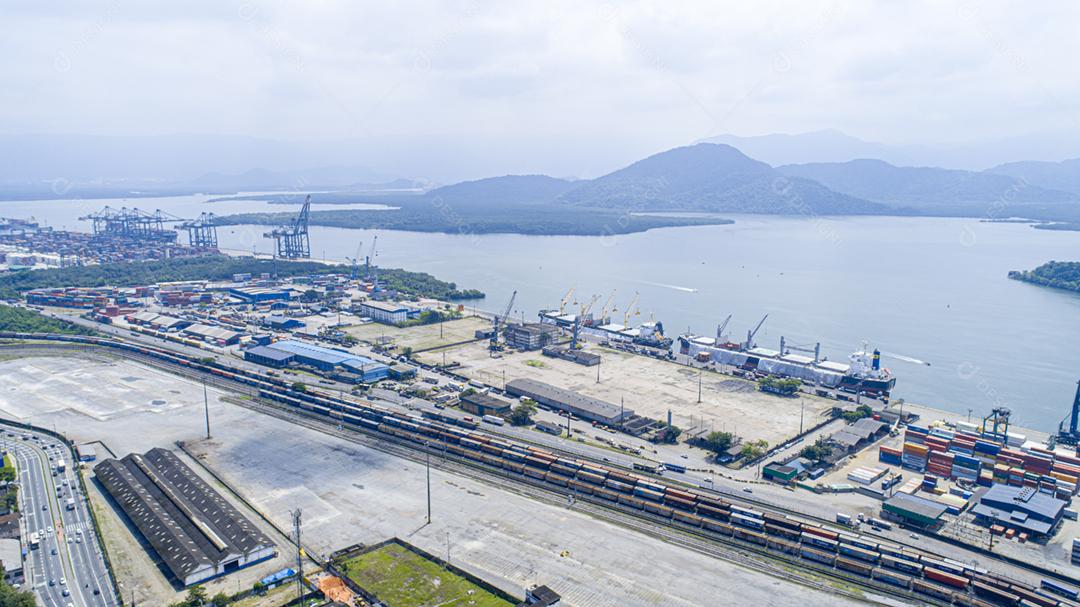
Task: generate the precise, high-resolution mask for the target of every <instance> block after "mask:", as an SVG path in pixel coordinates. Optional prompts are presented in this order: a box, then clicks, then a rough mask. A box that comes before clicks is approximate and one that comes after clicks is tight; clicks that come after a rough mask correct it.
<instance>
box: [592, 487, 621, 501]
mask: <svg viewBox="0 0 1080 607" xmlns="http://www.w3.org/2000/svg"><path fill="white" fill-rule="evenodd" d="M593 495H595V496H597V497H602V498H604V499H606V500H608V501H612V502H618V501H619V492H618V491H612V490H611V489H605V488H604V487H595V488H593Z"/></svg>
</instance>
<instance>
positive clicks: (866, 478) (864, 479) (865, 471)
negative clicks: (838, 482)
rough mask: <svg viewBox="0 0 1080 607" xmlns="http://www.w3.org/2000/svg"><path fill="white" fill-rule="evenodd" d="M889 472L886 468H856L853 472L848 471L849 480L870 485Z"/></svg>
mask: <svg viewBox="0 0 1080 607" xmlns="http://www.w3.org/2000/svg"><path fill="white" fill-rule="evenodd" d="M886 472H888V470H886V469H885V468H856V469H854V470H852V471H851V472H848V475H847V477H848V480H849V481H854V482H856V483H859V484H860V485H869V484H872V483H873V482H874V481H876V480H878V479H879V478H881V477H883V476H885V473H886Z"/></svg>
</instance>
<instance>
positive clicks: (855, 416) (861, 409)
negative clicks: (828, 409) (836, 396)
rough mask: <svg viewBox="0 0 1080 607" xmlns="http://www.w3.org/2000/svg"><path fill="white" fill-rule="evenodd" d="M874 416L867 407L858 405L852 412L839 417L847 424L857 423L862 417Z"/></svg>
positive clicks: (845, 412)
mask: <svg viewBox="0 0 1080 607" xmlns="http://www.w3.org/2000/svg"><path fill="white" fill-rule="evenodd" d="M873 414H874V410H873V409H871V408H870V407H869V406H868V405H859V406H858V407H856V409H855V410H854V411H844V412H843V413H842V414H841V415H840V417H843V418H844V419H845V420H846V421H848V422H857V421H859V420H860V419H863V418H864V417H870V416H871V415H873Z"/></svg>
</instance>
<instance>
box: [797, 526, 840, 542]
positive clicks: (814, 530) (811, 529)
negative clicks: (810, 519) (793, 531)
mask: <svg viewBox="0 0 1080 607" xmlns="http://www.w3.org/2000/svg"><path fill="white" fill-rule="evenodd" d="M802 532H803V534H804V535H806V534H810V535H816V536H818V537H823V538H825V539H827V540H832V541H834V542H835V541H836V538H838V537H839V536H840V535H839V534H838V533H836V532H835V531H829V530H828V529H822V528H821V527H817V526H814V525H803V526H802Z"/></svg>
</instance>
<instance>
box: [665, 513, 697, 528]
mask: <svg viewBox="0 0 1080 607" xmlns="http://www.w3.org/2000/svg"><path fill="white" fill-rule="evenodd" d="M671 517H672V518H673V519H675V520H677V521H679V522H680V523H685V524H687V525H691V526H694V527H700V526H701V523H702V522H703V519H702V518H701V517H700V516H698V515H696V514H690V513H689V512H681V511H679V510H675V511H674V513H673V514H672V515H671Z"/></svg>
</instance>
